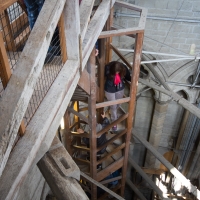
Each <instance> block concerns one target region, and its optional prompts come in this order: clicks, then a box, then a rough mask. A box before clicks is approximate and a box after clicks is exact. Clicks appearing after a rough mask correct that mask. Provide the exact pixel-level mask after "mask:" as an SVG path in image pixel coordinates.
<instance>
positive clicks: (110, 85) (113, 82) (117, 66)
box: [104, 61, 131, 131]
mask: <svg viewBox="0 0 200 200" xmlns="http://www.w3.org/2000/svg"><path fill="white" fill-rule="evenodd" d="M105 77H106V81H105V86H104V90H105V96H106V98H107V99H108V101H113V100H117V99H121V98H123V95H124V87H125V84H124V80H125V79H126V80H127V81H131V76H130V72H129V70H128V68H127V67H126V65H124V64H123V63H121V62H118V61H112V62H110V63H108V64H107V65H106V66H105ZM118 107H119V105H112V106H110V111H111V121H112V122H113V121H115V120H117V109H118ZM112 130H113V131H116V130H117V126H113V127H112Z"/></svg>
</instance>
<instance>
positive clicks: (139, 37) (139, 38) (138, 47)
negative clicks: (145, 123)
mask: <svg viewBox="0 0 200 200" xmlns="http://www.w3.org/2000/svg"><path fill="white" fill-rule="evenodd" d="M143 37H144V33H143V32H141V33H137V34H136V40H135V52H134V57H133V66H134V68H133V70H132V78H131V86H130V91H129V94H130V99H131V100H130V102H129V108H128V111H129V116H128V118H127V135H126V138H125V141H126V148H125V151H124V152H123V153H124V164H123V165H124V166H123V168H122V182H121V185H122V187H121V195H122V196H123V195H124V189H125V181H126V173H127V162H128V157H129V144H130V139H131V131H132V128H133V122H134V117H135V115H134V113H135V107H136V95H137V85H138V78H139V74H140V62H141V54H142V44H143Z"/></svg>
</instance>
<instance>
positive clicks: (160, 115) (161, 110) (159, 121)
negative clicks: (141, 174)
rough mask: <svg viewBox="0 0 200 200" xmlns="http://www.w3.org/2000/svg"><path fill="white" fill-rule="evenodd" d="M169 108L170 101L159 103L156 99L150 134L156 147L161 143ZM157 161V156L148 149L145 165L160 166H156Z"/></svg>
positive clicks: (150, 138)
mask: <svg viewBox="0 0 200 200" xmlns="http://www.w3.org/2000/svg"><path fill="white" fill-rule="evenodd" d="M167 108H168V102H166V103H159V102H158V101H156V104H155V108H154V113H153V120H152V125H151V131H150V136H149V142H150V143H151V144H152V145H153V146H154V147H155V148H156V149H157V148H158V146H159V144H160V139H161V136H162V130H163V125H164V122H165V117H166V113H167ZM155 163H156V158H155V156H154V155H153V154H152V153H151V152H149V151H147V154H146V161H145V166H146V167H152V168H155V167H158V166H155Z"/></svg>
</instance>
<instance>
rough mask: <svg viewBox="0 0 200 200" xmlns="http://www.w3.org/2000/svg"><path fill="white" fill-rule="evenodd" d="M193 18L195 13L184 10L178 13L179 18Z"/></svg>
mask: <svg viewBox="0 0 200 200" xmlns="http://www.w3.org/2000/svg"><path fill="white" fill-rule="evenodd" d="M192 16H193V12H189V11H183V10H180V11H179V12H178V16H177V17H184V18H186V17H192Z"/></svg>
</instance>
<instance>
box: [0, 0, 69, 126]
mask: <svg viewBox="0 0 200 200" xmlns="http://www.w3.org/2000/svg"><path fill="white" fill-rule="evenodd" d="M18 2H19V3H18ZM29 2H31V4H29ZM43 3H44V0H35V2H34V3H32V1H29V0H24V3H23V2H22V1H17V2H16V3H14V4H13V5H12V6H10V7H9V8H7V9H6V10H4V11H3V12H2V13H1V14H0V30H1V33H2V37H3V43H4V44H3V45H4V46H5V49H6V52H7V56H8V61H9V65H10V69H11V72H13V70H14V69H15V68H16V64H17V61H18V60H19V57H20V54H21V52H22V51H23V48H24V46H25V44H26V41H27V39H28V37H29V35H30V32H31V30H32V28H33V27H34V24H35V21H36V20H37V17H38V15H39V12H40V10H41V8H42V6H43ZM38 6H39V7H40V8H38ZM33 15H34V16H33ZM63 20H64V19H63V18H62V20H60V21H59V24H58V26H57V27H56V30H55V33H54V35H53V38H52V40H51V43H50V46H49V48H48V51H47V55H46V58H45V63H44V66H43V69H42V71H41V74H40V76H39V78H38V80H37V83H36V85H35V88H34V92H33V95H32V97H31V100H30V102H29V105H28V108H27V111H26V113H25V116H24V122H25V125H26V126H27V124H28V123H29V121H30V120H31V118H32V117H33V115H34V113H35V112H36V110H37V108H38V107H39V105H40V103H41V102H42V100H43V98H44V97H45V95H46V93H47V92H48V90H49V88H50V87H51V85H52V83H53V82H54V80H55V78H56V77H57V75H58V73H59V72H60V70H61V69H62V66H63V64H64V63H65V61H66V59H67V56H66V45H65V38H64V33H63V31H64V28H63V26H64V23H63ZM36 34H37V33H36ZM61 43H62V45H61ZM63 44H64V45H63ZM1 45H2V44H1ZM0 65H1V63H0ZM1 72H2V71H1V68H0V78H1V80H0V95H1V94H2V93H3V90H4V89H3V85H2V79H3V74H2V73H1Z"/></svg>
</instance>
